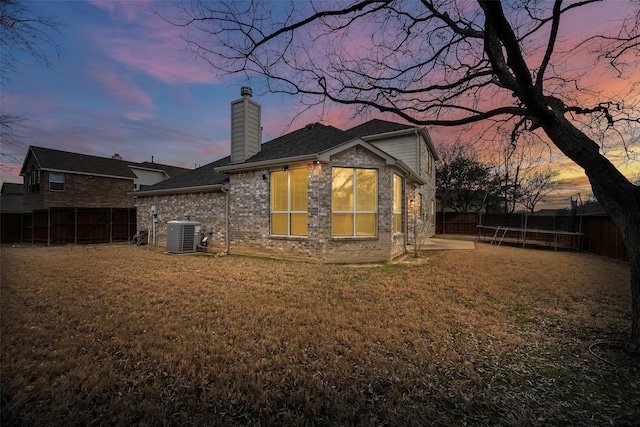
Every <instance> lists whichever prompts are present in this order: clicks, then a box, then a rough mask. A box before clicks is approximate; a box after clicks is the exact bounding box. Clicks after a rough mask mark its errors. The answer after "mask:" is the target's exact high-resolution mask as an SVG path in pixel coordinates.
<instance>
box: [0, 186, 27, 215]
mask: <svg viewBox="0 0 640 427" xmlns="http://www.w3.org/2000/svg"><path fill="white" fill-rule="evenodd" d="M22 187H23V184H17V183H11V182H3V183H2V189H1V190H0V212H3V213H5V212H9V213H20V212H22Z"/></svg>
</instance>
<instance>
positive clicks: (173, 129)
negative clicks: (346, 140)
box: [2, 1, 357, 182]
mask: <svg viewBox="0 0 640 427" xmlns="http://www.w3.org/2000/svg"><path fill="white" fill-rule="evenodd" d="M27 4H28V6H29V7H30V8H31V10H32V11H33V12H34V14H37V15H41V16H43V17H48V18H52V19H54V20H56V21H59V22H62V23H64V24H65V27H61V28H60V31H61V34H55V33H54V34H53V37H54V39H55V40H56V41H57V42H58V44H59V45H60V47H61V55H60V58H59V59H57V57H56V53H55V51H54V50H53V49H50V50H47V52H49V57H50V59H52V60H53V61H52V62H53V67H52V68H50V69H49V68H46V67H44V66H42V65H40V64H37V63H36V62H35V61H34V60H33V59H32V58H30V57H29V56H27V55H23V54H21V55H20V56H19V58H20V59H21V64H19V68H18V72H16V73H14V74H13V75H11V76H10V77H11V86H8V87H3V88H2V94H3V98H2V109H3V113H5V114H9V113H10V114H14V115H21V116H25V117H26V118H27V120H26V121H25V122H23V123H22V128H21V129H19V132H20V134H21V135H22V136H23V146H22V147H21V148H20V149H19V152H17V153H15V152H14V153H10V154H14V155H16V156H17V157H18V160H19V161H22V159H23V158H24V154H25V153H26V150H27V148H28V146H29V145H36V146H42V147H47V148H54V149H59V150H65V151H72V152H78V153H83V154H90V155H96V156H104V157H110V156H112V155H113V154H115V153H118V154H120V155H121V156H122V157H123V158H124V159H126V160H130V161H136V162H142V161H151V157H152V156H153V158H154V161H155V162H157V163H165V164H171V165H177V166H183V167H189V168H193V167H194V166H195V165H198V166H200V165H204V164H207V163H210V162H212V161H214V160H217V159H219V158H221V157H224V156H226V155H228V154H229V133H230V130H229V123H230V106H229V104H230V102H231V101H233V100H235V99H238V98H240V88H241V87H242V86H246V85H248V86H252V88H253V99H254V100H256V101H257V102H259V103H260V104H261V105H262V114H263V118H262V123H263V127H264V130H263V140H264V141H267V140H269V139H273V138H275V137H278V136H280V135H282V134H284V133H287V132H289V131H292V130H295V129H297V128H299V127H302V126H304V125H305V124H307V123H310V122H314V121H319V117H318V116H317V115H316V114H312V113H307V114H304V115H302V116H299V115H297V110H296V109H297V104H296V100H294V99H291V98H283V97H282V96H281V95H273V94H267V93H265V90H264V88H262V87H260V86H259V85H258V84H257V82H253V81H250V80H248V79H246V78H229V79H226V80H224V81H223V80H221V79H218V78H216V77H215V75H214V74H213V73H211V72H210V71H209V69H208V67H207V65H206V64H204V63H202V62H198V61H197V60H196V59H195V57H194V55H193V54H192V53H191V52H188V51H187V50H186V44H185V42H184V41H183V40H181V39H180V37H179V34H178V30H177V28H176V27H174V26H171V25H169V24H167V23H165V22H164V21H163V20H162V19H160V18H159V17H158V16H156V15H155V14H154V10H153V9H154V8H157V7H160V6H163V5H168V4H169V3H167V2H147V1H135V2H112V1H38V2H28V3H27ZM335 114H336V117H339V118H338V119H337V120H332V124H334V125H336V126H342V125H346V124H347V122H346V118H341V117H342V116H344V115H342V114H340V112H338V111H335ZM325 119H326V117H325ZM355 124H357V122H354V125H355ZM5 151H6V147H5V148H3V153H5ZM2 160H3V162H4V163H5V167H4V168H3V170H2V180H4V181H7V182H19V181H21V178H20V177H19V176H18V174H19V169H20V166H21V164H18V163H14V164H10V160H11V159H9V158H3V159H2Z"/></svg>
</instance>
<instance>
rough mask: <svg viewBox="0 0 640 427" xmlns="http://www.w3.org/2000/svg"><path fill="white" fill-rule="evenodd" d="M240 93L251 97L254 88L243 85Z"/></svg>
mask: <svg viewBox="0 0 640 427" xmlns="http://www.w3.org/2000/svg"><path fill="white" fill-rule="evenodd" d="M240 95H242V96H245V97H249V98H251V97H252V96H253V90H251V88H250V87H248V86H242V87H241V88H240Z"/></svg>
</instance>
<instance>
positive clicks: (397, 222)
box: [393, 174, 402, 233]
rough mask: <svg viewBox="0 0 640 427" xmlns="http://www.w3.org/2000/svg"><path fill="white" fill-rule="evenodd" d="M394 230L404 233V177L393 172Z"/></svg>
mask: <svg viewBox="0 0 640 427" xmlns="http://www.w3.org/2000/svg"><path fill="white" fill-rule="evenodd" d="M393 232H394V233H402V177H401V176H399V175H396V174H393Z"/></svg>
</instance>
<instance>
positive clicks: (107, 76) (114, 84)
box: [93, 67, 156, 117]
mask: <svg viewBox="0 0 640 427" xmlns="http://www.w3.org/2000/svg"><path fill="white" fill-rule="evenodd" d="M93 71H94V77H95V78H96V79H97V80H98V81H100V82H101V83H102V84H103V85H105V86H106V87H107V89H108V90H109V91H110V92H112V93H113V94H115V95H116V96H117V97H118V98H119V99H121V100H123V101H125V102H130V103H135V104H139V105H141V106H143V107H144V108H146V109H147V110H154V109H155V108H156V107H155V105H154V103H153V100H152V99H151V97H150V96H148V95H147V94H146V93H144V91H142V89H140V88H139V87H137V86H136V85H134V84H133V83H132V82H131V81H128V80H130V79H129V78H127V77H124V76H123V75H122V74H120V75H116V73H115V72H113V71H110V70H105V69H104V68H100V67H93ZM136 114H137V115H139V114H140V113H136ZM146 114H147V117H150V116H149V115H148V113H146Z"/></svg>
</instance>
